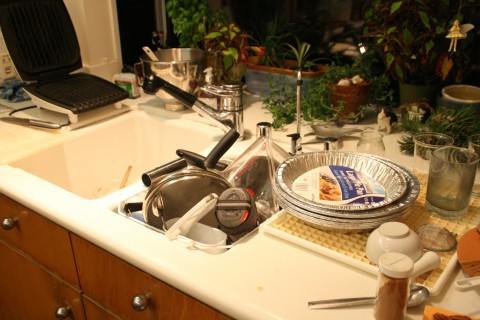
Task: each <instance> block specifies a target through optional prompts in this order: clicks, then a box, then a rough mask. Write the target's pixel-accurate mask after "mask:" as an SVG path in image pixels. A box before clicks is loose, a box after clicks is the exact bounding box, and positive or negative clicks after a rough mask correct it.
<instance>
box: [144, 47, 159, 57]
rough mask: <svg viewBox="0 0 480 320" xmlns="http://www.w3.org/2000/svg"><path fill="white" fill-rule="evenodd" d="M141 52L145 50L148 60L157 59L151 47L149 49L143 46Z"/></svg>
mask: <svg viewBox="0 0 480 320" xmlns="http://www.w3.org/2000/svg"><path fill="white" fill-rule="evenodd" d="M142 49H143V52H145V53H146V54H147V56H148V57H149V58H150V60H152V61H158V58H157V56H156V55H155V53H153V51H152V49H150V48H149V47H147V46H144V47H143V48H142Z"/></svg>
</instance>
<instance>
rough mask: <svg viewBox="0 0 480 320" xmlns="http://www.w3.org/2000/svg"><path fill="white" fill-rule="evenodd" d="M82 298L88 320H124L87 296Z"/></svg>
mask: <svg viewBox="0 0 480 320" xmlns="http://www.w3.org/2000/svg"><path fill="white" fill-rule="evenodd" d="M82 298H83V299H82V301H83V308H84V309H85V317H86V318H87V319H88V320H122V319H121V318H119V317H117V316H116V315H114V314H113V313H112V312H111V311H109V310H107V309H105V308H104V307H102V306H100V305H99V304H98V303H97V302H96V301H94V300H92V299H90V298H89V297H87V296H86V295H82Z"/></svg>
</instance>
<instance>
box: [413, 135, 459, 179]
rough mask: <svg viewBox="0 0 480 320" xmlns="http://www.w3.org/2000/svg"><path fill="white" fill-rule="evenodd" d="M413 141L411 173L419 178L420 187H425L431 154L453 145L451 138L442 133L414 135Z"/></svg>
mask: <svg viewBox="0 0 480 320" xmlns="http://www.w3.org/2000/svg"><path fill="white" fill-rule="evenodd" d="M413 141H414V142H415V149H414V153H413V167H412V169H413V173H415V175H417V177H418V178H419V180H420V182H421V183H420V186H421V187H425V182H426V176H427V175H428V172H429V170H430V159H431V158H432V153H433V152H434V151H435V150H437V149H439V148H441V147H444V146H451V145H453V138H452V137H450V136H447V135H445V134H442V133H436V132H424V133H417V134H415V135H414V136H413Z"/></svg>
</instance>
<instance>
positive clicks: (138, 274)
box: [71, 234, 230, 320]
mask: <svg viewBox="0 0 480 320" xmlns="http://www.w3.org/2000/svg"><path fill="white" fill-rule="evenodd" d="M71 237H72V246H73V251H74V254H75V259H76V262H77V268H78V275H79V280H80V287H81V288H82V291H83V292H84V293H85V294H86V295H88V296H89V297H91V298H92V299H94V300H96V301H97V302H98V303H99V304H101V305H102V306H104V307H105V308H107V309H109V310H111V311H112V312H113V313H115V314H117V315H119V316H120V317H122V318H124V319H162V320H168V319H172V320H182V319H185V320H189V319H192V320H202V319H206V320H216V319H222V320H225V319H230V318H229V317H227V316H225V315H223V314H221V313H219V312H218V311H216V310H215V309H212V308H210V307H208V306H207V305H205V304H203V303H201V302H199V301H198V300H195V299H194V298H192V297H190V296H188V295H186V294H184V293H182V292H181V291H178V290H177V289H175V288H173V287H171V286H169V285H167V284H165V283H164V282H162V281H159V280H158V279H156V278H154V277H152V276H150V275H148V274H146V273H145V272H143V271H141V270H139V269H137V268H135V267H134V266H132V265H130V264H128V263H126V262H125V261H123V260H120V259H118V258H117V257H115V256H113V255H111V254H110V253H108V252H106V251H104V250H103V249H101V248H99V247H97V246H95V245H93V244H92V243H90V242H88V241H86V240H84V239H82V238H80V237H78V236H76V235H74V234H72V235H71ZM138 295H144V296H148V297H149V300H148V307H147V308H146V309H145V310H144V311H135V310H134V309H133V308H132V299H133V298H134V297H135V296H138Z"/></svg>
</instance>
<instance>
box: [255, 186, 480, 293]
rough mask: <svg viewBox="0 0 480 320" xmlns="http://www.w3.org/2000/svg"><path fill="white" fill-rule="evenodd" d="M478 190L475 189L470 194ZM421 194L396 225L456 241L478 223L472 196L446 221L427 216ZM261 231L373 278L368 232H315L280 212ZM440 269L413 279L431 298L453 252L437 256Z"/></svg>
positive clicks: (452, 264) (451, 265)
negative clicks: (431, 230)
mask: <svg viewBox="0 0 480 320" xmlns="http://www.w3.org/2000/svg"><path fill="white" fill-rule="evenodd" d="M479 190H480V185H476V186H475V188H474V192H475V191H476V192H477V193H478V191H479ZM424 203H425V190H423V188H422V191H420V194H419V197H418V198H417V200H416V203H415V204H414V206H413V207H412V209H411V211H410V212H409V213H408V214H407V215H405V216H403V217H402V218H400V219H399V220H398V221H400V222H403V223H405V224H406V225H408V226H409V227H410V228H411V229H412V230H414V231H416V230H417V229H418V228H419V227H420V226H422V225H425V224H434V225H437V226H440V227H443V228H445V229H447V230H449V231H450V232H452V233H454V234H455V235H456V236H457V239H458V238H460V237H461V236H462V235H463V234H464V233H465V232H466V231H468V230H469V229H471V228H473V227H474V226H476V225H478V224H479V222H480V198H479V197H477V196H472V203H471V205H470V207H469V209H468V211H467V212H466V213H465V214H464V215H463V216H462V217H461V218H459V219H456V220H446V219H442V218H441V217H439V216H436V215H434V214H432V213H430V212H428V211H427V210H426V209H425V208H424ZM261 228H262V229H263V230H264V231H265V232H266V233H269V234H271V235H274V236H276V237H279V238H281V239H284V240H286V241H289V242H291V243H294V244H296V245H299V246H301V247H303V248H306V249H309V250H311V251H314V252H317V253H320V254H322V255H325V256H328V257H330V258H332V259H335V260H337V261H339V262H342V263H344V264H347V265H350V266H352V267H355V268H357V269H360V270H362V271H365V272H368V273H370V274H373V275H376V274H377V272H378V267H377V266H375V265H374V264H373V263H372V262H371V261H370V260H369V259H368V258H367V256H366V254H365V245H366V243H367V239H368V236H369V235H370V232H362V233H342V232H333V231H327V230H321V229H318V228H315V227H313V226H311V225H309V224H308V223H306V222H304V221H303V220H301V219H299V218H297V217H295V216H293V215H291V214H289V213H288V212H287V211H285V210H282V211H280V212H279V213H278V214H277V215H276V216H274V217H273V218H271V219H270V220H267V221H266V222H265V223H264V224H263V225H262V226H261ZM438 255H439V256H440V266H439V267H438V268H436V269H434V270H432V271H430V272H427V273H425V274H423V275H421V276H419V277H417V278H416V279H415V282H416V283H418V284H421V285H424V286H425V287H427V288H428V289H429V291H430V294H431V295H432V296H435V295H438V294H439V293H440V291H441V290H442V288H443V286H444V285H445V283H446V281H447V280H448V278H449V276H450V275H451V274H452V273H453V271H454V270H455V268H456V265H457V262H458V259H457V254H456V251H454V250H452V251H449V252H438Z"/></svg>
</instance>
